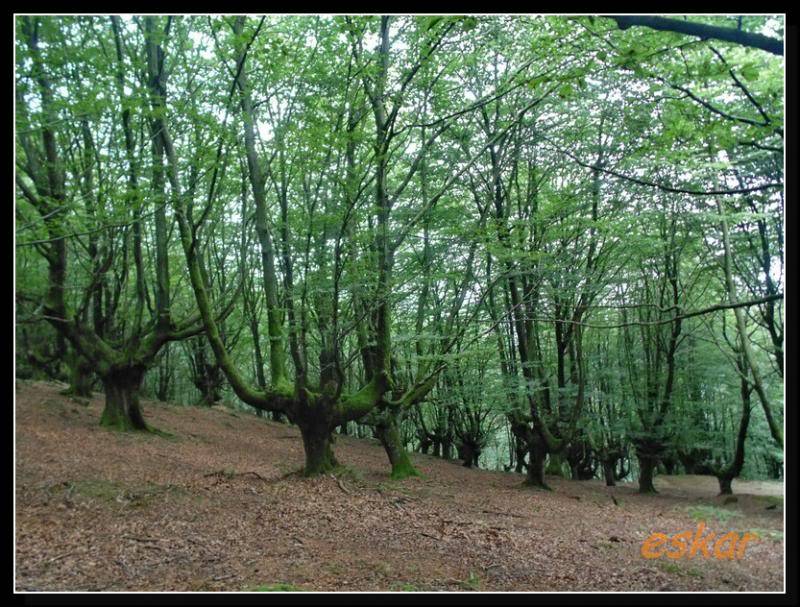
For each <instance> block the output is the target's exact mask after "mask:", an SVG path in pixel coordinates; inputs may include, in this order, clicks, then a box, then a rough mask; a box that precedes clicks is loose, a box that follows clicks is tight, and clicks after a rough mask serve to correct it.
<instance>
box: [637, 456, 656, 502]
mask: <svg viewBox="0 0 800 607" xmlns="http://www.w3.org/2000/svg"><path fill="white" fill-rule="evenodd" d="M638 457H639V493H658V491H656V488H655V485H653V474H654V472H655V469H656V464H657V463H658V460H657V459H655V458H653V457H650V456H646V455H639V456H638Z"/></svg>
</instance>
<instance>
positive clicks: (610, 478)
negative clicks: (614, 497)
mask: <svg viewBox="0 0 800 607" xmlns="http://www.w3.org/2000/svg"><path fill="white" fill-rule="evenodd" d="M603 477H604V478H605V479H606V487H614V486H616V484H617V483H616V481H615V480H614V461H613V460H608V459H605V460H603Z"/></svg>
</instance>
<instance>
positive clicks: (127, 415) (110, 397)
mask: <svg viewBox="0 0 800 607" xmlns="http://www.w3.org/2000/svg"><path fill="white" fill-rule="evenodd" d="M143 377H144V368H143V367H126V368H122V369H115V370H113V371H111V373H109V374H108V375H105V376H103V377H102V378H101V379H102V382H103V388H104V390H105V394H106V406H105V409H104V410H103V415H102V417H101V418H100V425H102V426H105V427H108V428H113V429H116V430H121V431H130V430H144V431H150V428H149V427H148V425H147V424H146V423H145V421H144V417H143V416H142V410H141V407H140V405H139V390H140V388H141V385H142V378H143Z"/></svg>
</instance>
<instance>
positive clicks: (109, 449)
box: [15, 380, 784, 591]
mask: <svg viewBox="0 0 800 607" xmlns="http://www.w3.org/2000/svg"><path fill="white" fill-rule="evenodd" d="M63 388H64V386H63V385H61V384H56V383H46V382H28V381H19V380H18V381H17V387H16V446H15V448H16V529H15V540H16V579H15V583H16V589H17V590H18V591H58V590H80V591H99V590H107V591H125V590H128V591H144V590H148V591H168V590H174V591H215V590H222V591H248V590H302V591H312V590H313V591H347V590H373V591H416V590H448V591H489V590H494V591H564V590H585V591H603V590H606V591H625V590H645V591H647V590H652V591H658V590H661V591H682V590H691V591H698V590H715V591H740V590H754V591H782V589H783V571H784V563H783V554H784V547H783V499H782V497H781V496H782V484H781V483H765V482H753V483H751V482H745V481H742V482H737V481H734V486H733V488H734V492H735V493H736V494H737V495H736V498H737V499H736V501H730V500H729V501H728V503H726V502H725V500H724V498H721V497H717V496H716V493H717V491H718V488H717V484H716V480H715V479H714V478H711V477H665V476H659V477H657V478H656V483H655V484H656V487H657V488H658V489H659V490H660V493H659V494H657V495H653V496H642V495H638V494H637V493H636V488H635V486H633V485H631V484H622V485H619V486H617V487H611V488H607V487H605V485H604V483H602V482H601V481H570V480H563V479H558V478H552V479H549V482H550V483H551V486H552V487H553V489H554V490H553V491H552V492H546V491H541V490H532V489H528V488H524V487H523V486H522V480H523V477H522V476H521V475H518V474H513V473H504V472H494V471H486V470H470V469H467V468H464V467H462V466H461V465H460V464H459V462H457V461H447V460H442V459H439V458H435V457H431V456H425V455H418V454H414V455H413V456H412V457H413V461H414V463H415V464H416V465H417V466H418V467H419V469H420V470H421V471H422V472H423V473H424V476H423V477H421V478H411V479H407V480H403V481H392V480H390V479H389V475H388V466H387V461H386V456H385V454H384V452H383V449H382V448H381V446H380V445H379V444H378V443H377V442H376V441H369V440H362V439H357V438H354V437H349V436H340V437H338V438H337V441H336V445H335V451H336V455H337V457H338V459H339V461H340V462H341V463H342V464H343V465H344V466H345V469H344V470H343V471H341V472H339V473H338V475H337V476H336V477H333V476H326V477H322V478H316V479H306V478H302V477H300V476H299V475H297V474H296V472H297V471H298V470H299V469H300V467H301V466H302V464H303V447H302V444H301V441H300V436H299V431H298V430H297V429H296V428H294V427H290V426H286V425H282V424H278V423H274V422H270V421H265V420H263V419H260V418H258V417H255V416H252V415H249V414H247V413H242V412H238V411H234V410H229V409H225V408H223V407H215V408H214V409H200V408H194V407H184V406H178V405H167V404H164V403H155V402H150V401H144V403H143V405H144V410H145V415H146V418H147V419H148V420H149V422H151V423H152V424H153V425H154V426H155V427H157V428H159V429H161V430H165V431H167V432H169V433H171V434H172V436H171V437H167V438H165V437H161V436H157V435H145V434H121V433H117V432H113V431H110V430H106V429H104V428H102V427H100V426H99V424H98V420H99V418H100V412H101V410H102V405H103V396H102V394H96V395H95V397H94V398H92V399H91V400H89V401H88V403H86V401H83V403H81V402H79V401H76V400H72V399H70V398H69V397H65V396H61V395H59V393H58V392H59V390H61V389H63ZM612 497H613V499H612ZM698 520H703V521H705V523H706V526H707V528H708V529H710V530H711V531H714V532H716V533H718V534H721V533H724V532H726V531H729V530H734V531H737V532H740V533H741V532H744V531H750V532H753V533H756V534H757V535H758V536H759V538H758V539H757V540H754V541H752V542H751V543H750V544H749V545H747V549H746V552H745V554H744V556H743V558H742V559H741V560H717V559H715V558H713V557H712V558H708V559H707V558H703V557H702V556H696V557H695V558H693V559H687V558H682V559H679V560H673V559H668V558H664V557H662V558H659V559H645V558H643V557H642V555H641V553H640V550H641V546H642V543H643V541H644V540H645V539H646V538H647V537H648V536H649V535H650V534H651V533H653V532H663V533H666V534H669V535H672V534H675V533H678V532H681V531H692V532H694V531H695V530H696V528H697V525H698Z"/></svg>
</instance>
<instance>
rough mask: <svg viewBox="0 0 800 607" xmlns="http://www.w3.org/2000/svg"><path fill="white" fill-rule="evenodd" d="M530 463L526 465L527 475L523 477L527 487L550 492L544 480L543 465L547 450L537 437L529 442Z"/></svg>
mask: <svg viewBox="0 0 800 607" xmlns="http://www.w3.org/2000/svg"><path fill="white" fill-rule="evenodd" d="M531 443H532V444H531V446H530V451H529V453H530V462H529V463H528V474H527V476H526V477H525V484H526V485H528V486H529V487H538V488H540V489H547V490H548V491H549V490H550V486H549V485H548V484H547V483H546V482H545V480H544V463H545V459H546V457H547V450H546V448H545V446H544V444H542V440H541V439H540V438H539V437H536V438H534V439H533V440H531Z"/></svg>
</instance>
